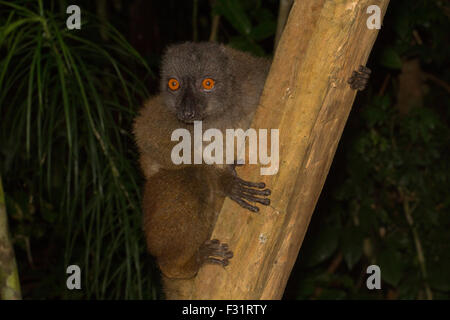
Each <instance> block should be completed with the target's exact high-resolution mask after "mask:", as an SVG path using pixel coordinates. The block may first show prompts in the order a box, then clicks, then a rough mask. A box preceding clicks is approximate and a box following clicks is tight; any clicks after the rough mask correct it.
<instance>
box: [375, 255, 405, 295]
mask: <svg viewBox="0 0 450 320" xmlns="http://www.w3.org/2000/svg"><path fill="white" fill-rule="evenodd" d="M378 260H379V262H378V263H379V264H378V265H379V267H380V270H381V279H383V280H384V281H386V282H387V283H389V284H390V285H393V286H394V287H395V286H397V285H398V284H399V282H400V280H401V278H402V275H403V269H404V261H403V258H402V256H401V254H400V253H399V252H398V251H396V250H394V249H392V248H390V247H388V248H386V249H384V250H383V251H382V252H381V253H380V254H379V256H378Z"/></svg>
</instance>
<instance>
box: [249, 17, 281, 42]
mask: <svg viewBox="0 0 450 320" xmlns="http://www.w3.org/2000/svg"><path fill="white" fill-rule="evenodd" d="M275 30H276V23H275V22H274V21H264V22H262V23H260V24H258V25H257V26H256V27H254V28H253V29H252V31H251V32H250V38H252V39H253V40H255V41H260V40H264V39H266V38H268V37H270V36H272V35H274V34H275Z"/></svg>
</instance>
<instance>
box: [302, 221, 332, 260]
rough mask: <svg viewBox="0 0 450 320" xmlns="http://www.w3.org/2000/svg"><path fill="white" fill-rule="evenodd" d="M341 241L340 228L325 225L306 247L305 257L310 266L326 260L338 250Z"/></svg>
mask: <svg viewBox="0 0 450 320" xmlns="http://www.w3.org/2000/svg"><path fill="white" fill-rule="evenodd" d="M338 243H339V229H338V228H336V227H324V228H322V229H321V230H320V232H319V234H318V235H315V236H314V239H313V240H312V242H311V243H310V246H309V247H307V248H305V251H304V255H303V259H305V264H306V266H308V267H313V266H316V265H318V264H319V263H321V262H324V261H325V260H327V259H328V258H330V257H331V255H332V254H333V253H334V252H335V251H336V248H337V245H338Z"/></svg>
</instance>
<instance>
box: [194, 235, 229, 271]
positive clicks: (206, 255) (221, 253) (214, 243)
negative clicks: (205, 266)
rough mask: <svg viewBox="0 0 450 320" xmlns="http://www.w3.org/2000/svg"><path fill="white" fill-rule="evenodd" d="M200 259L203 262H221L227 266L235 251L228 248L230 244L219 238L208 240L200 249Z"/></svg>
mask: <svg viewBox="0 0 450 320" xmlns="http://www.w3.org/2000/svg"><path fill="white" fill-rule="evenodd" d="M198 257H199V261H200V262H201V263H211V264H219V265H221V266H224V267H225V266H227V265H228V263H229V261H228V260H229V259H231V258H232V257H233V252H232V251H230V250H228V244H226V243H220V241H219V240H217V239H212V240H207V241H205V242H204V243H203V245H202V246H201V247H200V249H199V255H198Z"/></svg>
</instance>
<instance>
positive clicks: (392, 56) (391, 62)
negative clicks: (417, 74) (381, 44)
mask: <svg viewBox="0 0 450 320" xmlns="http://www.w3.org/2000/svg"><path fill="white" fill-rule="evenodd" d="M380 63H381V64H382V65H383V66H385V67H388V68H391V69H401V68H402V59H401V58H400V56H399V54H398V53H397V51H395V50H394V49H393V48H392V47H388V48H386V49H384V51H383V52H382V54H381V57H380Z"/></svg>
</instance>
